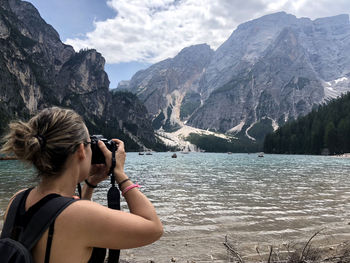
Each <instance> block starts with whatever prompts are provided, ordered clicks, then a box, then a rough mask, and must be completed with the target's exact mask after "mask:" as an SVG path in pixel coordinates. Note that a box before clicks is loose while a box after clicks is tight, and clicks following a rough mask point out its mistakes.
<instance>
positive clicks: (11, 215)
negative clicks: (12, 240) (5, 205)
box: [1, 188, 31, 238]
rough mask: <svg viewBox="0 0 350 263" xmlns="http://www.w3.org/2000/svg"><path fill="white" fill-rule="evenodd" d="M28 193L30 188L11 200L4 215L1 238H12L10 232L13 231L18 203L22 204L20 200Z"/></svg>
mask: <svg viewBox="0 0 350 263" xmlns="http://www.w3.org/2000/svg"><path fill="white" fill-rule="evenodd" d="M30 191H31V188H28V189H27V190H25V191H22V192H20V193H19V194H17V195H16V196H15V198H14V199H13V201H12V203H11V205H10V207H9V209H8V212H7V215H6V220H5V222H4V226H3V228H2V232H1V238H6V237H11V236H12V231H13V228H14V226H15V220H16V215H17V211H18V207H19V205H20V203H21V202H22V199H23V198H25V197H26V196H27V195H28V193H29V192H30Z"/></svg>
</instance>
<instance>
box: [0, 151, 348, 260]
mask: <svg viewBox="0 0 350 263" xmlns="http://www.w3.org/2000/svg"><path fill="white" fill-rule="evenodd" d="M171 155H172V153H153V155H138V154H137V153H128V154H127V160H126V165H125V170H126V173H127V174H128V176H129V177H130V178H131V179H132V180H133V181H134V182H138V183H139V184H141V185H142V188H141V191H143V193H145V194H146V195H147V196H148V197H149V199H150V200H151V201H152V203H153V204H154V206H155V207H156V210H157V212H158V214H159V216H160V218H161V220H162V222H163V224H164V230H165V232H164V235H163V237H162V238H161V239H160V240H159V241H157V242H156V243H154V244H152V245H150V246H146V247H144V248H138V249H131V250H124V251H122V253H121V258H122V259H127V260H133V262H148V261H149V260H154V261H155V262H170V259H171V258H174V259H176V262H192V261H193V262H227V254H226V249H225V247H224V245H223V242H224V240H225V236H226V235H227V236H228V238H229V240H230V241H231V243H232V244H234V245H235V247H236V248H237V250H238V251H240V252H241V254H243V256H250V255H254V254H257V252H256V249H257V248H258V249H259V251H261V252H266V251H268V246H269V245H273V246H280V245H281V244H287V243H290V242H297V241H301V242H306V241H307V240H308V239H309V238H310V237H311V236H312V235H313V234H314V233H315V232H317V231H319V230H321V229H323V231H322V232H321V234H320V235H319V236H318V239H319V242H321V243H324V244H325V245H332V244H337V243H339V242H341V241H344V240H349V239H350V225H349V223H350V217H349V216H350V180H349V172H350V159H346V158H335V157H329V156H306V155H267V154H265V155H264V157H263V158H259V157H258V155H257V154H223V153H221V154H219V153H190V154H181V153H178V154H177V156H178V158H171ZM32 178H33V170H31V169H26V168H25V167H24V166H23V165H21V164H20V163H19V162H18V161H1V162H0V213H1V215H3V213H4V209H5V208H6V205H7V203H8V200H9V198H10V197H11V195H12V194H13V193H14V192H16V191H17V190H19V189H22V188H24V187H28V186H30V185H32V184H33V179H32ZM108 188H109V184H108V181H106V182H103V183H101V185H100V186H99V187H98V188H97V189H96V192H95V195H94V201H96V202H99V203H101V204H104V205H106V193H107V190H108ZM122 207H123V210H126V209H127V208H126V203H125V202H124V201H123V203H122ZM315 240H316V239H315Z"/></svg>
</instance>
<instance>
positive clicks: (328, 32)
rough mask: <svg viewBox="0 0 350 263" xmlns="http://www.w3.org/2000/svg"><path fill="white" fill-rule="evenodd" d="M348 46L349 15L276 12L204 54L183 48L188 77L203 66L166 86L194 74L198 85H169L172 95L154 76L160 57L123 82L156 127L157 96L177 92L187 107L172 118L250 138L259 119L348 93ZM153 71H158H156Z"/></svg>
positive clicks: (164, 67) (299, 111)
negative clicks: (299, 15) (304, 15)
mask: <svg viewBox="0 0 350 263" xmlns="http://www.w3.org/2000/svg"><path fill="white" fill-rule="evenodd" d="M349 47H350V23H349V17H348V15H339V16H335V17H328V18H320V19H316V20H313V21H312V20H310V19H308V18H296V17H295V16H293V15H290V14H286V13H284V12H280V13H275V14H271V15H267V16H264V17H261V18H259V19H255V20H252V21H249V22H246V23H244V24H241V25H239V26H238V27H237V29H236V30H234V31H233V33H232V35H231V36H230V37H229V39H228V40H227V41H226V42H225V43H223V44H222V45H221V46H220V47H219V48H218V49H217V50H216V51H215V52H212V51H211V52H208V55H207V56H203V55H202V56H201V57H196V56H192V55H193V53H192V52H191V51H192V50H191V48H188V49H187V51H188V53H187V58H188V60H191V61H192V62H191V63H183V64H181V66H179V67H180V68H182V69H183V72H186V73H188V74H189V73H190V72H191V70H190V69H191V68H193V66H192V65H200V67H198V69H200V70H197V71H196V73H195V74H193V75H192V76H189V75H188V74H186V75H179V76H175V75H173V76H172V77H173V78H171V83H176V84H177V83H178V82H179V81H180V80H183V79H191V83H195V85H190V86H185V85H174V86H175V87H176V88H173V89H172V90H171V92H170V91H169V90H167V89H165V87H166V85H165V84H164V83H162V82H159V81H158V79H157V78H155V76H157V74H158V75H159V73H158V72H167V71H168V69H169V61H171V60H165V61H162V62H160V63H157V64H155V65H153V66H151V67H150V68H149V69H147V70H145V71H142V72H139V73H137V74H135V76H134V77H133V78H132V79H131V81H130V83H129V84H128V83H125V84H124V87H125V86H127V87H128V88H129V89H130V90H131V91H133V92H135V93H136V94H137V95H138V96H139V97H140V99H141V100H143V101H145V102H146V107H147V108H148V109H149V110H150V112H151V113H152V114H153V115H154V121H153V124H157V125H156V126H155V128H159V127H163V128H164V125H165V124H166V123H165V122H164V120H165V119H166V118H167V115H166V114H165V109H166V107H167V106H166V105H169V103H168V104H166V103H164V100H163V101H161V100H159V98H166V97H169V98H171V96H170V95H171V94H175V93H177V94H178V98H180V99H179V100H178V104H180V106H178V108H180V109H188V108H190V109H189V110H187V111H186V110H185V112H186V114H184V115H185V117H183V116H184V115H181V114H178V115H177V116H176V117H177V118H176V119H173V123H175V122H176V123H178V124H179V125H180V126H181V125H183V122H182V121H186V124H187V125H190V126H193V127H197V128H202V129H206V130H207V129H209V130H213V131H219V132H223V133H234V134H236V133H241V134H243V135H245V136H247V137H248V138H251V139H252V140H254V136H252V134H253V133H252V131H253V130H254V126H257V125H259V123H261V122H265V124H266V122H267V123H269V126H270V127H273V128H276V127H278V126H279V125H282V124H283V123H285V122H286V121H288V120H290V119H294V118H296V117H298V116H300V115H305V114H306V113H308V112H310V111H311V110H312V108H313V107H315V106H316V105H318V104H319V103H321V102H323V101H325V100H327V99H328V98H330V97H336V96H338V95H340V94H341V93H343V92H347V91H349V90H350V85H349V83H350V81H349V78H348V77H349V75H350V49H349ZM207 49H208V50H210V49H209V47H207ZM180 54H181V53H180ZM180 54H179V55H180ZM179 55H178V56H179ZM202 57H206V58H207V59H206V60H205V63H203V62H199V61H201V58H202ZM176 58H177V56H176V57H174V58H173V60H176ZM188 65H190V69H188ZM151 68H153V69H155V68H157V73H156V74H155V72H154V70H151ZM145 83H147V85H145ZM143 94H147V96H143ZM147 101H149V102H152V103H147ZM168 101H170V100H168ZM187 102H189V103H187ZM189 106H190V107H189ZM180 112H181V111H180ZM163 115H164V116H163ZM159 120H163V122H161V123H159ZM162 125H163V126H162ZM263 126H265V127H266V125H263Z"/></svg>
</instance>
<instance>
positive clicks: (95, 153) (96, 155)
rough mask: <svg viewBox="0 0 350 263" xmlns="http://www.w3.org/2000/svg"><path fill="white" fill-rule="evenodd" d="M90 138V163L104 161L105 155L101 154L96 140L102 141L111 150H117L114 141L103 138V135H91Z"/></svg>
mask: <svg viewBox="0 0 350 263" xmlns="http://www.w3.org/2000/svg"><path fill="white" fill-rule="evenodd" d="M90 139H91V151H92V158H91V164H100V163H106V161H105V156H104V155H103V153H102V151H101V149H100V147H98V141H102V142H103V143H104V144H105V145H106V147H107V149H108V150H110V151H111V152H113V151H116V150H117V144H116V143H115V141H112V140H108V139H106V138H103V135H91V136H90Z"/></svg>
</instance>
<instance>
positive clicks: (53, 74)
mask: <svg viewBox="0 0 350 263" xmlns="http://www.w3.org/2000/svg"><path fill="white" fill-rule="evenodd" d="M0 3H1V6H0V79H1V82H0V120H1V125H0V132H2V131H3V128H5V127H6V126H7V123H8V122H9V121H10V120H11V119H16V118H20V119H27V118H29V117H30V116H32V115H33V114H35V113H36V112H37V111H38V110H40V109H42V108H44V107H50V106H53V105H56V106H62V107H69V108H72V109H74V110H75V111H77V112H78V113H79V114H81V115H82V116H83V117H84V119H85V122H86V124H87V126H88V128H89V130H90V133H92V134H94V133H95V134H96V133H98V134H101V133H102V134H104V135H105V136H107V137H112V136H113V137H119V138H122V139H123V140H124V141H125V142H126V145H127V147H129V149H134V150H138V149H139V147H141V146H142V147H143V146H145V145H147V147H152V145H154V144H155V143H156V138H155V136H154V133H153V128H152V126H151V122H150V119H149V116H148V113H147V110H146V109H145V108H144V106H143V105H141V103H140V102H139V100H138V99H137V98H135V97H134V96H129V95H128V94H125V93H117V94H114V93H113V94H112V93H111V92H110V91H109V80H108V76H107V74H106V72H105V71H104V65H105V59H104V58H103V57H102V55H101V54H100V53H99V52H97V51H96V50H93V49H92V50H81V51H79V52H78V53H76V52H75V51H74V49H73V48H72V47H71V46H68V45H65V44H63V43H62V42H61V41H60V38H59V35H58V33H57V31H56V30H55V29H54V28H53V27H52V26H50V25H48V24H47V23H46V22H45V21H44V20H43V19H42V18H41V17H40V14H39V12H38V11H37V10H36V9H35V7H34V6H33V5H32V4H30V3H28V2H25V1H20V0H0ZM126 102H127V103H126ZM112 105H113V106H112ZM115 105H117V107H118V109H115ZM117 111H118V112H122V113H123V115H117ZM135 116H138V117H137V118H136V117H135Z"/></svg>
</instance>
